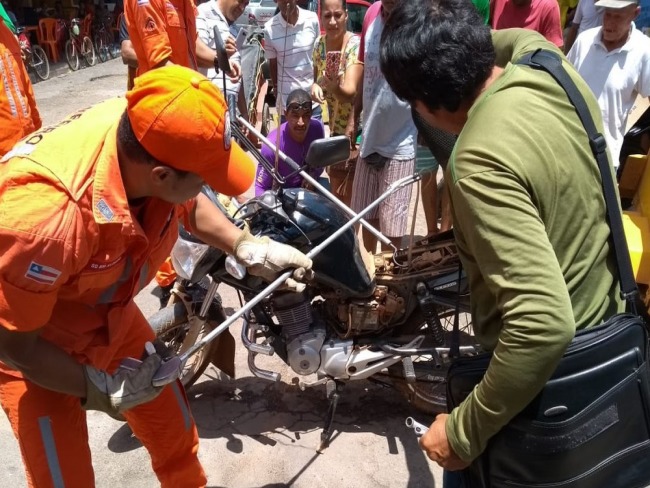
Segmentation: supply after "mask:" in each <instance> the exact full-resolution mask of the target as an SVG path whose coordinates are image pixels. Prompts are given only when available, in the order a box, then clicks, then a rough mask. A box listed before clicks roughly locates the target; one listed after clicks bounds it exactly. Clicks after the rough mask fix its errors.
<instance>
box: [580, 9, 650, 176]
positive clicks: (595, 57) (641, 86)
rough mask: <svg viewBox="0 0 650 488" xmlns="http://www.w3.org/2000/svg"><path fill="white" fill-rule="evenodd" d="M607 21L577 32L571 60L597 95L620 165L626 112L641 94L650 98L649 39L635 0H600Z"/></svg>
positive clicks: (614, 159)
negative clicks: (638, 20) (640, 26)
mask: <svg viewBox="0 0 650 488" xmlns="http://www.w3.org/2000/svg"><path fill="white" fill-rule="evenodd" d="M596 7H602V8H603V9H604V14H603V25H602V26H601V27H595V28H593V29H589V30H586V31H585V32H583V33H582V34H580V35H579V36H578V39H577V40H576V42H575V44H574V45H573V47H572V48H571V51H569V54H568V55H567V58H568V59H569V61H571V63H573V65H574V66H575V67H576V69H577V70H578V72H579V73H580V75H582V77H583V78H584V79H585V81H586V82H587V84H588V85H589V87H590V88H591V90H592V91H593V92H594V94H595V95H596V98H597V99H598V104H599V105H600V110H601V111H602V113H603V122H604V124H605V139H607V146H608V147H609V150H610V154H611V156H612V162H613V164H614V166H615V167H616V168H618V165H619V154H620V152H621V146H622V144H623V136H624V132H625V126H626V123H627V116H628V114H629V112H630V110H631V109H632V106H633V104H634V101H635V100H636V98H637V96H638V95H641V96H644V97H647V96H650V39H649V38H648V37H646V36H645V35H643V33H642V32H641V31H639V30H637V29H636V28H635V26H634V19H635V18H636V17H637V16H638V15H639V12H640V11H641V7H639V4H638V2H637V1H636V0H599V1H598V2H596Z"/></svg>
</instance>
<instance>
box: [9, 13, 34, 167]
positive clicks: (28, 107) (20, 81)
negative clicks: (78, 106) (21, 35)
mask: <svg viewBox="0 0 650 488" xmlns="http://www.w3.org/2000/svg"><path fill="white" fill-rule="evenodd" d="M0 75H2V81H3V83H2V87H3V88H2V89H0V157H1V156H4V154H5V153H7V152H8V151H9V150H10V149H11V148H12V147H13V146H14V144H15V143H16V142H18V141H19V140H20V139H22V138H23V137H25V136H26V135H28V134H30V133H32V132H34V131H35V130H36V129H40V128H41V117H40V115H39V113H38V109H37V108H36V98H35V97H34V90H33V89H32V83H31V81H30V80H29V75H28V74H27V70H25V64H24V63H23V60H22V57H21V51H20V45H19V44H18V40H17V39H16V36H14V35H13V33H12V32H11V30H9V27H7V26H6V25H5V23H4V22H2V21H1V20H0Z"/></svg>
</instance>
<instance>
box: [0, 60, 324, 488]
mask: <svg viewBox="0 0 650 488" xmlns="http://www.w3.org/2000/svg"><path fill="white" fill-rule="evenodd" d="M71 142H74V143H71ZM61 161H65V163H66V164H61ZM1 163H4V164H0V212H1V213H2V226H1V227H0V250H1V252H0V270H2V271H1V272H0V403H1V404H2V407H3V409H4V411H5V413H6V414H7V417H8V419H9V422H10V423H11V426H12V428H13V430H14V433H15V436H16V438H17V440H18V442H19V444H20V449H21V453H22V456H23V461H24V465H25V469H26V472H27V479H28V484H29V486H30V487H34V486H38V487H45V486H55V487H62V486H79V487H84V488H91V487H93V486H94V476H93V468H92V463H91V458H90V450H89V448H88V431H87V427H86V413H85V410H100V411H104V412H106V413H108V414H110V415H112V416H119V415H123V416H124V418H125V419H126V421H127V422H128V424H129V426H130V427H131V429H132V431H133V433H134V434H135V435H136V436H137V438H138V439H139V440H140V441H141V442H142V444H143V445H144V446H145V448H146V449H147V450H148V451H149V453H150V455H151V460H152V467H153V470H154V471H155V473H156V475H157V477H158V479H159V480H160V483H161V486H163V487H165V488H172V487H173V488H183V487H191V488H196V487H202V486H205V484H206V476H205V473H204V471H203V469H202V467H201V464H200V463H199V460H198V457H197V451H198V436H197V431H196V427H195V425H194V421H193V419H192V416H191V414H190V411H189V408H188V403H187V399H186V397H185V395H184V391H183V388H182V386H181V385H180V382H178V381H176V382H174V383H172V384H170V385H167V386H164V387H156V386H153V381H152V379H153V376H154V374H155V372H156V371H157V369H158V368H159V366H160V364H161V361H162V358H161V354H159V353H158V352H156V349H155V347H154V346H152V345H151V343H150V342H149V343H148V341H153V340H154V334H153V332H152V330H151V328H150V327H149V325H148V323H147V321H146V320H145V318H144V317H143V315H142V313H141V312H140V311H139V309H138V307H137V306H136V305H135V303H134V301H133V297H134V296H135V295H136V294H137V293H138V291H139V290H140V289H142V288H143V287H144V286H145V285H146V284H147V283H148V282H149V281H150V280H151V279H152V278H153V273H154V272H155V270H156V269H157V267H158V266H159V265H160V263H161V262H162V260H163V259H164V258H165V257H166V256H168V255H169V252H170V251H171V248H172V246H173V244H174V242H175V240H176V237H177V235H178V220H179V219H183V220H184V222H185V225H186V226H188V228H189V229H191V230H192V232H193V233H194V234H195V235H197V236H199V237H200V238H201V239H202V240H203V241H204V242H206V243H208V244H210V245H212V246H215V247H218V248H220V249H224V250H226V251H227V252H230V253H231V254H233V256H234V257H235V258H236V259H238V260H239V261H240V262H241V263H242V264H244V265H245V266H247V268H248V271H249V273H251V274H256V275H259V276H262V277H264V278H265V279H272V278H274V277H275V276H277V273H278V271H279V270H282V269H285V268H297V269H298V270H299V271H300V273H303V272H304V271H305V270H307V269H309V268H310V267H311V260H309V259H308V258H307V257H306V256H305V255H303V254H302V253H300V252H299V251H297V250H295V249H293V248H291V247H289V246H285V245H282V244H278V243H276V242H273V241H269V240H268V239H266V238H265V239H258V238H256V237H253V236H251V235H250V233H248V232H247V231H241V230H240V229H238V228H237V227H235V226H234V225H233V224H232V223H230V222H229V221H228V220H227V218H226V217H225V216H224V215H223V214H222V213H221V212H220V211H219V210H218V209H217V208H216V207H215V206H214V205H213V204H212V202H210V200H209V199H208V198H207V197H205V196H204V195H202V194H200V193H199V191H200V189H201V187H202V185H203V184H209V185H210V186H212V187H214V188H217V189H219V191H221V192H224V193H226V194H237V193H239V192H241V191H243V190H244V189H245V188H248V186H249V185H250V184H251V182H252V180H253V177H254V173H255V168H254V164H253V163H252V161H251V159H250V158H249V157H248V156H247V155H246V154H245V153H244V152H243V151H242V150H241V149H240V148H239V147H238V146H237V145H236V144H235V143H233V142H231V138H230V124H229V120H228V112H227V111H226V104H225V101H224V99H223V97H222V95H221V92H219V90H218V89H217V88H215V86H214V85H213V84H212V82H210V80H208V79H207V78H205V77H203V76H202V75H200V74H199V73H196V72H194V71H192V70H189V69H187V68H183V67H179V66H170V67H165V68H161V69H160V70H159V71H156V72H151V73H147V74H145V75H143V76H140V77H138V78H137V79H136V82H135V87H134V88H133V90H131V91H130V92H128V93H127V96H126V99H124V98H116V99H112V100H108V101H106V102H103V103H100V104H98V105H95V106H93V107H91V108H89V109H86V110H84V111H81V112H78V113H75V114H73V115H71V116H70V117H68V118H67V119H65V120H63V121H62V122H60V123H59V124H58V125H56V126H53V127H48V128H46V129H44V130H42V131H38V132H35V133H33V134H32V135H31V136H29V137H27V138H26V139H24V140H23V141H22V142H20V143H19V144H17V145H16V146H14V148H13V149H12V150H11V151H10V152H9V153H7V154H6V155H5V156H4V157H3V158H2V160H1ZM287 284H288V285H289V287H290V288H293V289H300V288H301V287H303V286H304V285H302V284H298V283H296V282H295V281H293V280H289V281H288V282H287ZM35 304H37V306H34V305H35ZM125 358H137V359H141V360H142V361H141V362H138V361H133V360H131V361H130V366H129V367H128V368H125V367H121V365H122V364H123V360H124V359H125Z"/></svg>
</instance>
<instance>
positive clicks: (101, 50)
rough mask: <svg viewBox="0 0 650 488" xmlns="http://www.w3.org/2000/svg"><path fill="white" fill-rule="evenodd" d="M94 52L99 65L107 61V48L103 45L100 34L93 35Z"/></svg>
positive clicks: (102, 37)
mask: <svg viewBox="0 0 650 488" xmlns="http://www.w3.org/2000/svg"><path fill="white" fill-rule="evenodd" d="M95 51H97V57H98V58H99V62H100V63H105V62H106V61H108V47H107V46H106V44H105V43H104V36H102V35H101V34H95Z"/></svg>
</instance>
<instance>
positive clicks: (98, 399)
mask: <svg viewBox="0 0 650 488" xmlns="http://www.w3.org/2000/svg"><path fill="white" fill-rule="evenodd" d="M161 361H162V360H161V358H160V356H159V355H158V354H151V355H150V356H149V357H147V358H146V359H145V360H144V361H142V363H140V364H137V363H135V362H134V363H135V367H133V368H130V369H127V368H119V369H118V370H117V371H116V372H115V373H114V374H113V375H110V374H108V373H107V372H106V371H101V370H98V369H97V368H94V367H92V366H89V365H85V366H84V373H85V375H86V398H85V399H84V400H82V402H81V406H82V407H83V408H84V409H85V410H100V411H102V412H106V413H107V414H109V415H110V416H112V417H119V416H120V415H121V413H122V412H124V411H126V410H129V409H130V408H133V407H135V406H137V405H140V404H142V403H147V402H149V401H151V400H153V399H154V398H156V397H157V396H158V395H159V394H160V392H161V391H162V387H154V386H153V385H152V384H151V383H152V378H153V375H154V374H155V373H156V371H157V370H158V368H159V367H160V363H161Z"/></svg>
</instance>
